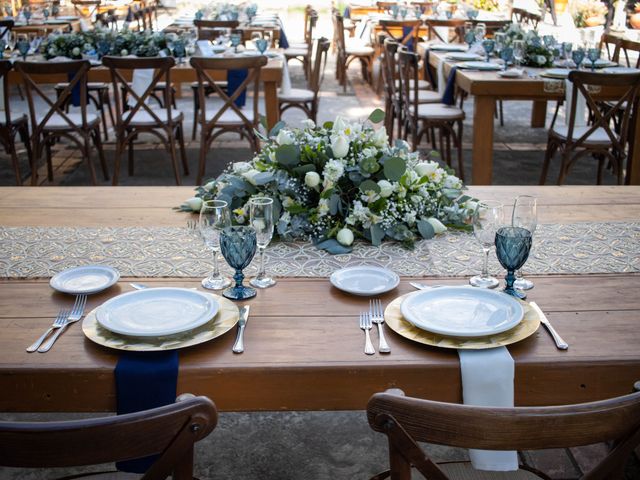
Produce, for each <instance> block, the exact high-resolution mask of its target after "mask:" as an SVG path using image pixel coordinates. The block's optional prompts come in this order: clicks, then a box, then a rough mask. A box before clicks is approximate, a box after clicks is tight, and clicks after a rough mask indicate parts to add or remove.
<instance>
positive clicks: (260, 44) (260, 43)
mask: <svg viewBox="0 0 640 480" xmlns="http://www.w3.org/2000/svg"><path fill="white" fill-rule="evenodd" d="M254 43H255V44H256V48H257V49H258V51H259V52H260V54H261V55H264V52H266V51H267V48H269V42H268V41H267V40H266V39H265V38H257V39H256V40H255V41H254Z"/></svg>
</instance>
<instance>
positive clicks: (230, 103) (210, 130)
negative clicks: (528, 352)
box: [190, 55, 267, 185]
mask: <svg viewBox="0 0 640 480" xmlns="http://www.w3.org/2000/svg"><path fill="white" fill-rule="evenodd" d="M190 63H191V66H192V67H193V68H194V69H195V71H196V75H197V78H198V98H199V103H200V118H199V120H198V121H199V123H200V128H201V129H200V160H199V165H198V178H197V180H196V184H198V185H199V184H200V183H201V180H202V178H203V177H204V173H205V167H206V157H207V151H208V150H209V146H210V145H211V143H212V142H213V141H214V140H215V139H216V138H217V137H218V136H219V135H221V134H223V133H225V132H236V133H238V134H239V135H240V137H241V138H245V139H246V140H248V141H249V143H250V145H251V147H252V148H253V150H254V151H256V152H257V151H258V150H260V143H259V142H258V138H257V137H256V135H255V133H254V129H256V128H257V127H258V123H259V120H260V118H259V115H258V101H259V89H260V70H261V69H262V67H263V66H265V65H266V64H267V57H265V56H264V55H259V56H253V57H244V58H241V57H236V58H210V57H191V60H190ZM228 70H247V76H246V78H245V79H244V81H243V82H242V83H241V84H240V85H239V86H238V87H237V88H236V89H235V91H234V92H233V93H230V92H229V93H228V92H227V90H226V89H224V88H223V87H221V86H220V85H218V84H217V83H216V82H215V80H214V78H213V77H212V75H211V73H212V72H215V71H225V72H226V71H228ZM207 88H212V89H213V91H214V93H215V94H216V95H217V96H218V97H219V99H220V101H221V103H218V104H214V105H209V106H207V104H206V103H205V102H206V89H207ZM245 89H246V90H247V102H249V101H250V102H251V104H250V105H249V108H247V109H243V108H241V107H238V106H237V105H236V104H235V101H236V99H237V98H238V97H239V96H240V95H241V94H242V92H243V91H245ZM250 89H251V90H252V92H251V93H252V94H253V96H252V97H249V95H248V93H249V90H250Z"/></svg>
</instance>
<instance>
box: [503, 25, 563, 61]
mask: <svg viewBox="0 0 640 480" xmlns="http://www.w3.org/2000/svg"><path fill="white" fill-rule="evenodd" d="M502 31H503V32H504V33H506V34H507V44H508V45H512V44H513V42H514V41H515V40H523V41H524V44H525V54H524V61H523V62H522V63H523V65H525V66H527V67H537V68H548V67H552V66H553V51H552V50H551V49H550V48H548V47H546V46H545V44H544V42H543V41H542V38H540V35H539V34H538V32H537V31H536V30H525V29H524V28H523V27H522V25H520V24H518V23H515V22H514V23H511V24H509V25H507V26H506V27H504V29H503V30H502Z"/></svg>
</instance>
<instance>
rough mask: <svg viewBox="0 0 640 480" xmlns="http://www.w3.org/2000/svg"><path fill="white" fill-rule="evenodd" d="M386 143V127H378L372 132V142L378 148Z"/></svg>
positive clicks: (387, 141)
mask: <svg viewBox="0 0 640 480" xmlns="http://www.w3.org/2000/svg"><path fill="white" fill-rule="evenodd" d="M387 143H389V136H388V135H387V129H386V128H384V127H380V128H379V129H377V130H376V131H375V133H374V134H373V144H374V145H375V146H376V147H378V148H382V147H384V146H385V145H386V144H387Z"/></svg>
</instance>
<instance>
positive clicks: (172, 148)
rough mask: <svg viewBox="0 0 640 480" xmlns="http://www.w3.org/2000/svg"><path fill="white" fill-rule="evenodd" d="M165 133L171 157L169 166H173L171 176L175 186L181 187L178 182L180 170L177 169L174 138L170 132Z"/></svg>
mask: <svg viewBox="0 0 640 480" xmlns="http://www.w3.org/2000/svg"><path fill="white" fill-rule="evenodd" d="M167 133H168V134H167V143H168V144H167V146H168V147H169V155H170V156H171V164H172V165H173V175H174V176H175V179H176V185H182V182H181V180H180V169H179V167H178V156H177V153H176V137H175V135H174V134H173V132H171V131H169V132H167Z"/></svg>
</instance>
